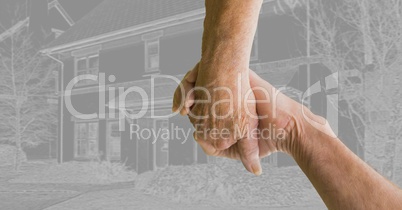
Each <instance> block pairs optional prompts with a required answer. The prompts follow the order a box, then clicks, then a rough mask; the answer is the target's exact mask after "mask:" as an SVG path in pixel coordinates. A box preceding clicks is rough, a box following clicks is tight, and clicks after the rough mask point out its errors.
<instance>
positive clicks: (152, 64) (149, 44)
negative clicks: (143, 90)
mask: <svg viewBox="0 0 402 210" xmlns="http://www.w3.org/2000/svg"><path fill="white" fill-rule="evenodd" d="M145 51H146V55H145V58H146V66H145V71H146V72H147V73H150V72H155V71H159V39H155V40H150V41H146V48H145Z"/></svg>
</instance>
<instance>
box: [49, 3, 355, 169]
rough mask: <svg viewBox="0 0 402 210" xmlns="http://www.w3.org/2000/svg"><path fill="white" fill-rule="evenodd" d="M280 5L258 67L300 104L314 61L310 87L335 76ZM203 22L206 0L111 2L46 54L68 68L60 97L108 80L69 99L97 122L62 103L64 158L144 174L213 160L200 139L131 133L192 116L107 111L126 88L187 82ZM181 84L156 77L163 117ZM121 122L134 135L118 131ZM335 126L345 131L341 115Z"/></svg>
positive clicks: (183, 124) (134, 106)
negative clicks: (125, 116) (99, 78)
mask: <svg viewBox="0 0 402 210" xmlns="http://www.w3.org/2000/svg"><path fill="white" fill-rule="evenodd" d="M276 4H277V1H264V4H263V8H262V10H261V18H260V21H259V26H258V31H257V34H256V37H255V41H254V45H253V50H252V55H251V58H252V59H251V63H250V67H251V68H252V69H253V70H255V71H256V72H257V73H258V74H260V75H261V76H262V77H263V78H264V79H266V80H268V81H269V82H270V83H272V84H273V85H274V86H276V87H278V88H281V89H282V91H284V92H285V94H287V95H289V96H291V97H293V98H295V99H296V100H299V99H300V97H301V93H302V92H304V91H306V89H307V86H308V85H307V83H306V81H308V80H307V79H306V78H307V73H306V70H307V64H308V63H313V64H312V65H311V66H310V68H311V71H312V72H313V73H312V74H311V78H310V80H311V81H310V82H311V83H315V82H317V81H324V84H325V77H326V76H328V75H329V74H330V72H329V71H328V70H327V69H326V68H325V66H324V65H322V64H320V59H317V58H306V53H305V52H306V41H305V38H304V37H303V35H302V33H304V30H303V28H302V27H301V26H299V25H297V24H296V23H295V21H294V20H293V19H292V18H291V17H290V16H288V15H284V14H278V13H277V12H276V10H275V6H276ZM204 16H205V8H204V0H191V1H189V0H152V1H149V0H105V1H104V2H102V3H101V4H100V5H98V6H97V7H96V8H95V9H93V10H92V11H91V12H89V13H88V14H87V15H86V16H85V17H83V18H82V19H81V20H80V21H78V22H77V23H75V24H74V25H73V26H71V28H70V29H69V30H67V31H66V32H64V33H62V34H61V35H60V36H59V37H58V38H57V39H56V40H55V41H54V42H52V43H51V44H50V45H49V46H48V47H46V49H44V50H43V51H42V52H43V53H46V54H48V55H51V56H54V57H57V59H59V60H60V61H62V62H63V65H62V67H63V69H62V70H61V72H63V73H62V75H61V77H60V87H59V88H60V91H64V89H65V88H66V86H67V84H68V83H70V82H71V81H73V79H74V78H75V77H76V76H79V75H86V74H90V75H98V74H99V73H104V74H105V85H104V86H103V88H101V89H100V88H99V84H98V82H96V81H91V80H84V81H80V82H79V83H77V85H76V86H75V87H74V89H73V91H72V93H71V103H72V106H73V107H74V109H75V110H76V111H77V112H79V113H81V114H92V113H96V114H98V118H95V119H91V120H82V119H80V118H81V117H80V116H79V115H73V114H72V113H71V112H70V111H69V110H68V109H67V107H66V106H65V103H64V98H63V97H60V102H59V103H61V104H63V109H60V110H59V111H60V123H59V128H60V129H59V131H60V132H59V140H58V143H59V144H58V145H59V146H58V160H59V161H60V162H65V161H71V160H90V159H93V158H94V157H95V156H100V157H101V158H102V159H108V160H116V161H122V162H124V163H126V164H127V165H128V166H130V167H131V168H132V169H134V170H136V171H137V172H139V173H141V172H144V171H148V170H155V169H158V168H163V167H166V166H167V165H189V164H197V163H207V162H210V161H213V158H207V157H206V156H205V155H204V153H203V151H202V150H201V149H200V147H199V146H198V145H197V144H196V143H195V141H194V140H193V139H192V135H190V137H189V139H187V140H186V141H185V143H183V139H182V140H181V141H177V140H175V139H154V138H153V137H151V136H150V137H149V138H140V139H138V138H135V137H133V136H132V135H130V129H129V128H130V126H131V125H135V126H138V127H139V128H141V129H170V128H171V126H172V125H173V126H177V127H180V128H182V129H184V130H188V129H192V126H190V123H189V121H188V120H187V119H185V118H184V117H181V116H173V117H162V118H161V117H159V118H155V117H152V116H151V111H149V112H147V113H146V114H145V116H143V117H141V118H138V119H134V120H124V121H123V123H122V121H120V120H118V119H117V118H110V115H109V114H110V112H115V113H119V110H116V109H115V108H116V107H118V105H117V104H119V103H121V102H122V101H121V98H120V97H119V91H118V88H122V87H123V88H124V89H125V90H128V89H129V88H130V87H139V88H141V89H143V90H144V91H145V93H147V95H149V96H150V95H151V83H152V79H151V78H152V77H151V76H152V75H173V76H176V77H177V78H178V79H181V78H182V76H183V75H184V73H186V72H187V71H188V70H190V69H191V68H192V67H193V66H194V64H195V63H196V62H198V61H199V59H200V56H201V39H202V31H203V18H204ZM180 75H181V76H180ZM176 86H177V83H176V82H174V81H172V80H166V79H165V80H164V79H155V86H154V87H153V91H154V99H155V100H154V103H152V104H151V101H148V102H150V103H149V104H148V105H149V107H151V105H152V106H154V111H155V113H156V115H157V116H162V115H164V116H166V115H169V114H171V102H172V95H173V92H174V90H175V88H176ZM110 90H112V91H110ZM324 92H325V91H324ZM324 92H323V93H322V94H321V95H320V94H318V95H316V96H313V97H312V99H311V106H312V109H313V110H314V111H315V112H316V113H318V114H322V115H325V114H326V113H325V112H326V109H325V107H327V105H328V104H327V100H326V95H325V93H324ZM323 94H324V95H323ZM100 96H105V104H104V106H102V105H101V106H100V100H101V101H102V97H100ZM125 98H126V100H125V105H126V107H127V109H128V110H130V112H131V113H138V112H139V111H140V109H141V107H142V105H143V103H142V102H143V98H141V97H140V96H139V94H135V93H132V94H129V95H127V97H125ZM111 102H113V103H111ZM148 110H150V109H148ZM103 117H104V118H103ZM123 124H124V125H125V128H126V130H125V131H123V132H120V131H119V129H120V128H121V126H122V125H123ZM333 126H336V127H338V119H336V122H335V124H334V125H333ZM339 129H342V128H341V127H340V128H339ZM153 142H156V143H155V144H153ZM354 145H355V143H353V142H352V143H351V144H350V145H348V146H350V147H351V148H352V150H354V151H356V148H353V147H355V146H354ZM266 161H268V162H271V163H272V164H274V165H278V166H286V165H294V164H295V163H294V161H293V160H292V159H291V158H290V157H288V156H286V155H284V154H275V155H273V156H271V157H270V158H268V159H266Z"/></svg>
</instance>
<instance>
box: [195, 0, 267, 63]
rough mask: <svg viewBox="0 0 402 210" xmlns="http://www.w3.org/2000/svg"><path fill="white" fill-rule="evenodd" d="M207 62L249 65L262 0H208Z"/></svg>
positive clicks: (206, 24)
mask: <svg viewBox="0 0 402 210" xmlns="http://www.w3.org/2000/svg"><path fill="white" fill-rule="evenodd" d="M205 4H206V17H205V22H204V35H203V45H202V61H203V63H208V64H213V65H218V64H220V63H224V64H225V65H226V66H227V65H229V66H232V67H234V66H236V67H238V69H247V68H248V63H249V59H250V53H251V48H252V43H253V38H254V35H255V31H256V28H257V23H258V17H259V12H260V9H261V5H262V0H247V1H245V0H218V1H217V0H206V1H205Z"/></svg>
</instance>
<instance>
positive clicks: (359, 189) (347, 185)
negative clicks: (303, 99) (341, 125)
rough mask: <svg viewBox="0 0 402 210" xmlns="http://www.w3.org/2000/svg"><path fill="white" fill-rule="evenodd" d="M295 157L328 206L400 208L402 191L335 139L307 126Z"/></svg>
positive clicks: (338, 207) (339, 207)
mask: <svg viewBox="0 0 402 210" xmlns="http://www.w3.org/2000/svg"><path fill="white" fill-rule="evenodd" d="M306 127H307V128H306V131H305V133H306V135H307V136H306V138H305V139H304V140H303V142H302V143H301V144H300V145H299V146H300V147H299V148H301V150H304V151H299V153H301V154H302V155H295V157H296V158H295V159H296V161H297V163H298V164H299V166H300V167H301V169H302V170H303V171H304V173H305V174H306V175H307V177H308V178H309V179H310V181H311V182H312V184H313V185H314V187H315V188H316V190H317V192H318V193H319V194H320V196H321V198H322V199H323V201H324V202H325V204H326V205H327V207H328V208H329V209H402V192H401V190H400V189H399V188H398V187H396V186H395V185H393V184H392V183H391V182H390V181H388V180H387V179H385V178H384V177H383V176H381V175H380V174H378V173H377V172H376V171H374V170H373V169H372V168H371V167H370V166H368V165H367V164H366V163H365V162H364V161H362V160H361V159H360V158H359V157H357V156H356V155H355V154H354V153H353V152H352V151H350V150H349V149H348V148H347V147H346V146H345V145H344V144H343V143H342V142H341V141H340V140H339V139H337V138H332V137H330V136H328V135H326V134H324V133H322V132H321V131H319V130H317V129H316V128H313V127H312V126H310V125H307V126H306Z"/></svg>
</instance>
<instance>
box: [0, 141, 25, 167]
mask: <svg viewBox="0 0 402 210" xmlns="http://www.w3.org/2000/svg"><path fill="white" fill-rule="evenodd" d="M15 152H16V149H15V146H12V145H8V144H0V166H10V165H14V161H15V160H14V159H15ZM20 155H21V163H23V162H26V161H27V156H26V154H25V152H24V151H21V154H20Z"/></svg>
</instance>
